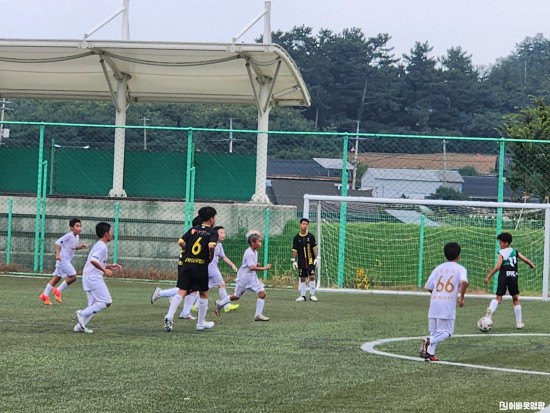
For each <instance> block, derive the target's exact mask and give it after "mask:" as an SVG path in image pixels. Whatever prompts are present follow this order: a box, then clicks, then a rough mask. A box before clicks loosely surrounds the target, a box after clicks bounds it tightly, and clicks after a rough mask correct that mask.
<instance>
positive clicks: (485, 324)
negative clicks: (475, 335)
mask: <svg viewBox="0 0 550 413" xmlns="http://www.w3.org/2000/svg"><path fill="white" fill-rule="evenodd" d="M477 328H479V329H480V331H483V332H484V333H487V332H488V331H491V329H492V328H493V320H491V319H490V318H489V317H481V318H480V319H479V320H478V322H477Z"/></svg>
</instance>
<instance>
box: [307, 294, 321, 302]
mask: <svg viewBox="0 0 550 413" xmlns="http://www.w3.org/2000/svg"><path fill="white" fill-rule="evenodd" d="M309 299H310V301H319V299H318V298H317V297H315V296H314V295H310V296H309Z"/></svg>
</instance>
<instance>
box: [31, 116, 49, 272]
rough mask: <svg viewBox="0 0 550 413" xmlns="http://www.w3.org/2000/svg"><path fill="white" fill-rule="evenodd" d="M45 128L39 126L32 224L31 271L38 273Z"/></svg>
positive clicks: (42, 125)
mask: <svg viewBox="0 0 550 413" xmlns="http://www.w3.org/2000/svg"><path fill="white" fill-rule="evenodd" d="M45 129H46V126H45V125H44V124H43V123H42V124H41V125H40V137H39V143H38V173H37V178H36V180H37V183H36V218H35V223H34V260H33V270H34V272H35V273H36V272H38V251H39V247H40V223H41V219H42V217H41V216H40V215H41V209H42V200H41V198H42V162H43V160H44V131H45Z"/></svg>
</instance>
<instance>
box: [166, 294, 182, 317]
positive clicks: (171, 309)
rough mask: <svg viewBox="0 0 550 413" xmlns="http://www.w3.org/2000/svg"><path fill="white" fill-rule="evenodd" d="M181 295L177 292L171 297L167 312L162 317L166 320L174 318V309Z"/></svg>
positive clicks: (177, 305)
mask: <svg viewBox="0 0 550 413" xmlns="http://www.w3.org/2000/svg"><path fill="white" fill-rule="evenodd" d="M182 299H183V297H182V296H181V295H179V294H176V295H175V296H173V297H172V299H171V300H170V307H168V312H167V313H166V315H165V316H164V318H167V319H168V320H172V319H173V318H174V314H176V311H177V309H178V307H179V305H180V303H181V300H182Z"/></svg>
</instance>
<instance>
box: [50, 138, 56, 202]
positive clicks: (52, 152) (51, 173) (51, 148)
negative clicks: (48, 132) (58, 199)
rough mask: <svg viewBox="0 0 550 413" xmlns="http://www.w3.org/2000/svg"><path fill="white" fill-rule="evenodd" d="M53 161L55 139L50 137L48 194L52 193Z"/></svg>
mask: <svg viewBox="0 0 550 413" xmlns="http://www.w3.org/2000/svg"><path fill="white" fill-rule="evenodd" d="M54 162H55V139H52V145H51V146H50V195H52V194H53V176H54V172H55V171H54V167H53V165H54Z"/></svg>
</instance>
